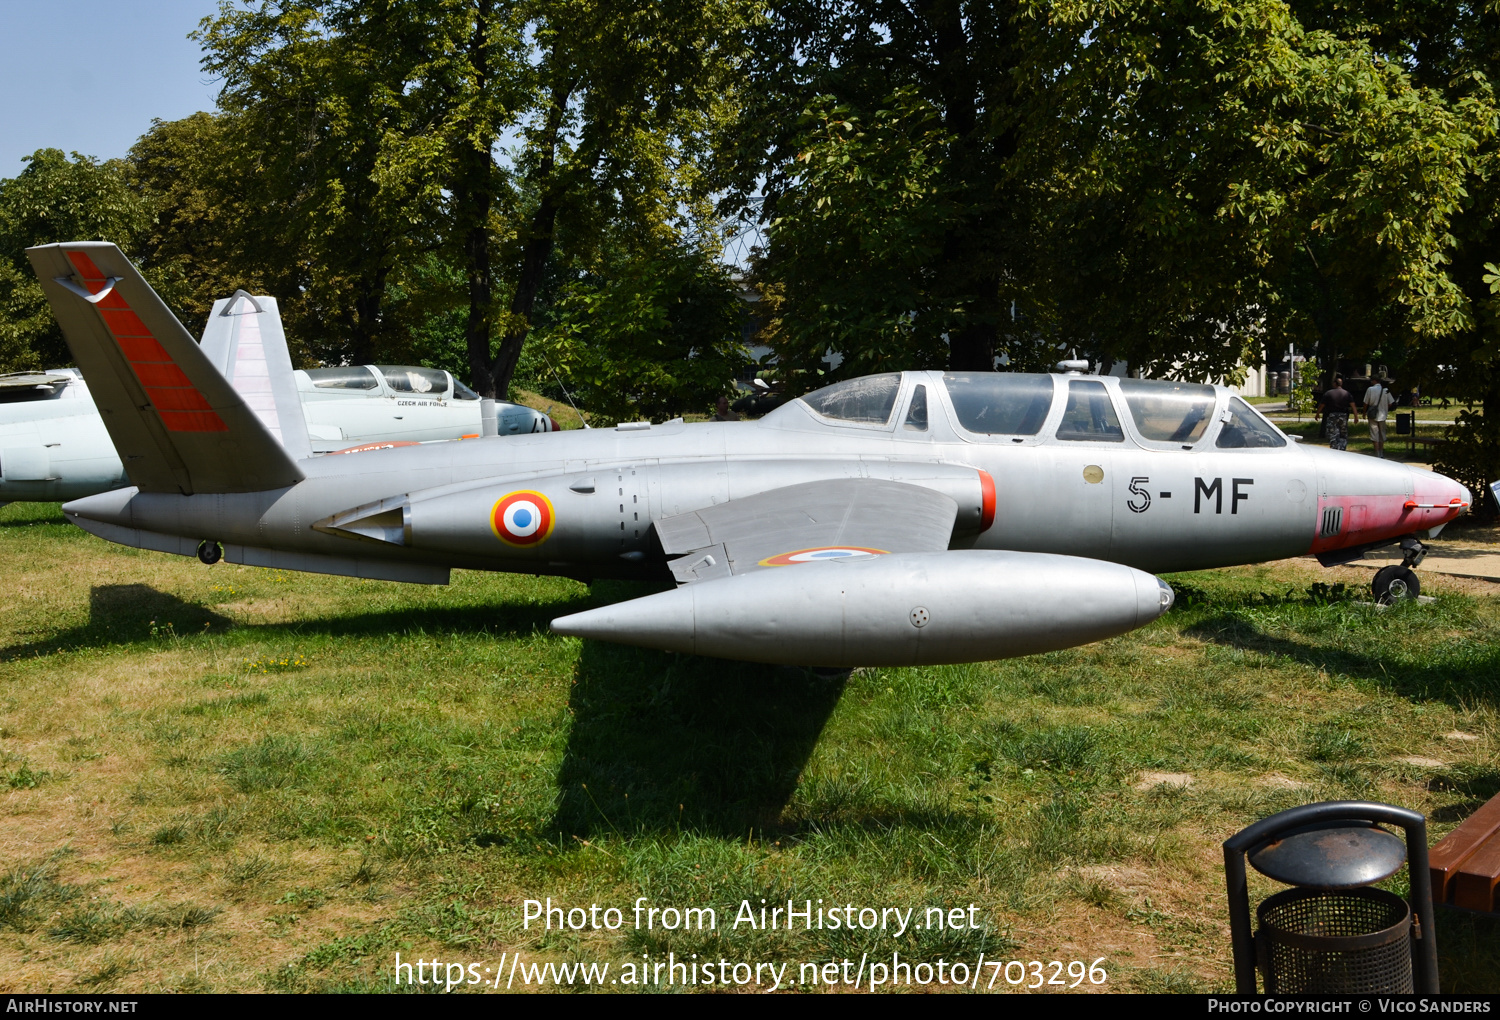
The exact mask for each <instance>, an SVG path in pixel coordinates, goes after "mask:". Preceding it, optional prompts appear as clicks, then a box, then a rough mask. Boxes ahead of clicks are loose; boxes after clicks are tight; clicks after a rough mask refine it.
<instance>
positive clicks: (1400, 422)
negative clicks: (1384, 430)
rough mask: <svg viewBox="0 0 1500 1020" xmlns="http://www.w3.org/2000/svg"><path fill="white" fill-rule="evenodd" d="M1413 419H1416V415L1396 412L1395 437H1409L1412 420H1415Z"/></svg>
mask: <svg viewBox="0 0 1500 1020" xmlns="http://www.w3.org/2000/svg"><path fill="white" fill-rule="evenodd" d="M1415 417H1416V415H1414V414H1412V412H1410V411H1397V412H1396V435H1398V436H1409V435H1411V433H1412V419H1413V418H1415Z"/></svg>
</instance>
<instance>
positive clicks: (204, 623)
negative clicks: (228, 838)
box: [0, 584, 596, 662]
mask: <svg viewBox="0 0 1500 1020" xmlns="http://www.w3.org/2000/svg"><path fill="white" fill-rule="evenodd" d="M595 604H596V603H595V602H594V601H593V600H591V599H590V598H589V597H587V596H580V597H578V598H574V599H570V600H568V601H566V602H551V603H547V604H545V605H533V604H527V605H522V606H507V605H504V604H498V605H485V606H456V607H453V606H433V607H421V608H407V609H392V610H386V611H382V612H374V613H356V614H353V615H349V616H326V617H322V618H319V619H312V620H295V621H293V622H290V623H270V624H249V625H242V624H237V623H236V622H235V621H234V620H232V619H230V618H229V617H227V616H223V615H221V614H219V613H216V612H214V611H213V610H211V609H209V608H207V607H206V606H202V605H199V604H198V603H195V602H186V601H184V600H182V599H180V598H178V597H177V596H176V595H172V594H170V593H168V592H162V591H157V590H156V589H155V588H152V587H151V586H150V585H145V584H112V585H99V586H96V587H94V588H93V589H91V590H90V592H89V619H88V622H87V623H85V624H83V625H81V626H78V627H73V628H70V629H68V630H65V631H61V632H60V633H57V634H55V635H53V636H51V637H49V638H46V639H44V640H40V641H29V642H25V643H22V644H14V645H9V646H7V647H5V648H0V662H8V661H11V660H14V659H25V658H31V657H32V656H36V655H51V654H53V653H55V652H61V651H78V650H82V649H88V648H108V647H113V646H119V645H128V644H134V643H135V642H138V641H147V640H151V639H153V638H162V637H192V636H195V635H198V634H204V633H222V632H224V631H228V630H230V629H237V630H241V631H246V632H249V633H251V634H271V633H295V634H318V635H326V636H329V637H360V636H365V635H390V634H411V633H423V634H491V635H494V636H496V637H505V636H511V635H519V634H530V633H533V632H535V631H538V630H540V631H545V630H546V629H547V627H548V624H549V623H551V621H552V620H553V619H554V618H555V617H558V616H563V615H566V614H568V613H576V612H580V611H582V610H584V609H588V608H590V607H591V606H593V605H595Z"/></svg>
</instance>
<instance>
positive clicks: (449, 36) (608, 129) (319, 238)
mask: <svg viewBox="0 0 1500 1020" xmlns="http://www.w3.org/2000/svg"><path fill="white" fill-rule="evenodd" d="M752 10H753V8H752V6H751V5H750V4H749V3H748V2H747V0H669V2H666V3H655V2H648V0H633V2H630V3H613V4H598V3H593V2H588V0H295V2H288V3H284V4H278V5H270V4H263V5H261V6H260V7H258V8H255V9H252V10H238V9H233V8H230V7H227V6H226V7H225V8H223V9H222V10H221V12H220V15H219V16H218V17H217V18H216V19H213V20H211V21H210V22H208V23H207V24H206V25H205V28H204V30H203V32H202V33H201V38H202V39H203V40H204V43H205V47H206V49H207V51H208V54H209V56H208V58H207V60H206V62H205V63H206V66H207V67H208V68H209V69H210V70H213V71H215V72H216V73H219V74H222V75H223V76H224V78H225V91H224V94H223V97H222V99H221V106H222V107H223V108H224V109H225V111H226V112H227V118H228V119H227V120H226V122H225V128H224V130H225V132H226V133H227V134H228V135H229V136H230V137H231V138H232V139H234V144H231V145H230V146H229V149H230V152H231V153H232V155H231V157H230V159H231V160H232V161H233V165H234V168H235V169H234V174H235V177H236V178H237V179H241V180H251V181H255V182H257V187H258V188H259V190H260V191H262V192H263V194H264V195H265V202H266V204H265V209H266V212H265V214H264V219H265V222H266V226H267V229H266V230H264V231H263V232H262V233H261V234H260V235H259V239H258V241H257V243H258V244H260V245H262V248H263V250H262V251H261V252H259V253H258V257H257V263H258V264H259V265H261V266H263V267H265V270H266V272H267V273H270V272H271V269H272V267H273V266H274V265H275V264H282V265H286V266H289V267H295V272H291V271H288V275H287V276H286V277H284V278H281V279H277V278H274V277H269V276H268V278H267V282H268V284H270V285H273V286H277V287H280V288H281V290H282V291H283V292H291V293H296V294H299V295H301V298H300V300H301V301H302V304H303V306H304V308H305V311H304V313H303V321H304V324H305V327H306V331H307V333H308V335H315V334H317V333H318V331H320V330H321V331H322V332H323V333H324V334H331V333H335V332H338V333H343V334H346V335H347V336H348V337H349V340H348V342H347V343H345V344H344V345H343V347H342V348H341V349H342V350H343V351H345V352H346V356H348V357H353V358H354V359H355V360H360V359H361V358H362V357H364V356H365V355H366V354H367V353H369V352H371V351H373V350H374V349H376V348H377V347H384V348H387V349H388V348H389V347H390V346H391V344H392V342H393V341H396V340H398V339H399V340H400V342H401V343H402V345H403V347H404V349H408V350H409V349H412V345H413V344H415V343H418V342H420V343H421V344H423V345H428V346H430V345H431V343H433V342H434V337H433V333H432V330H433V328H434V327H435V326H436V327H437V328H442V325H441V324H443V323H447V322H450V321H451V316H450V309H446V308H442V307H439V306H438V304H435V303H434V301H433V300H432V298H433V297H434V295H441V296H442V297H444V298H445V299H451V297H452V294H453V292H452V287H451V276H450V274H449V273H448V272H447V271H446V270H443V269H440V268H438V267H439V266H449V267H452V266H456V267H461V270H462V272H463V276H464V293H463V300H464V303H465V304H466V305H467V314H466V318H465V324H464V340H465V348H466V350H467V356H468V369H469V375H470V377H471V379H472V381H473V382H474V385H475V388H476V389H478V390H479V391H480V392H481V393H484V394H486V395H504V393H505V391H506V389H507V388H508V386H509V383H510V379H511V377H512V375H513V374H514V371H515V368H516V364H517V362H518V359H519V357H520V353H521V349H522V346H523V344H524V343H525V341H526V338H527V337H528V336H529V335H530V333H531V331H532V330H533V329H534V328H535V327H536V326H537V325H538V324H539V323H540V322H541V321H542V319H543V318H544V317H545V309H546V308H547V306H548V296H547V295H548V291H549V288H555V287H556V286H557V285H558V284H559V283H560V282H562V281H565V280H567V279H569V278H574V277H576V276H577V275H578V274H579V273H581V272H583V271H584V267H585V266H587V265H590V264H591V259H592V254H591V253H592V252H594V251H595V249H596V248H597V247H598V245H599V243H600V238H602V237H603V236H604V235H605V234H606V233H608V234H611V235H620V234H622V233H624V234H629V235H630V236H631V237H632V238H634V241H632V243H633V244H635V245H636V248H637V249H638V250H642V249H643V248H644V247H649V244H643V243H642V242H644V241H646V240H647V239H650V242H651V243H654V244H658V245H663V246H667V247H672V246H675V245H677V244H678V243H679V242H680V241H681V239H682V238H683V237H684V236H686V234H688V233H689V232H691V231H693V230H696V229H699V228H700V227H701V226H702V225H703V221H704V220H705V218H711V209H710V208H709V206H708V205H707V204H706V202H705V199H704V195H703V188H702V185H701V181H700V179H699V178H700V173H699V170H698V164H699V162H700V159H701V157H702V154H703V153H704V152H706V151H707V150H708V147H709V142H708V137H709V135H710V134H711V132H712V130H713V128H714V126H715V124H716V123H717V122H718V121H719V120H721V119H722V118H723V116H724V110H723V106H724V103H725V97H726V92H727V88H726V85H725V83H726V82H729V81H732V80H733V77H734V74H735V63H736V60H737V50H736V46H737V45H738V44H737V42H736V40H737V38H738V32H739V31H740V30H741V27H742V25H743V23H744V22H745V19H746V18H747V17H748V16H749V15H748V13H747V12H749V11H752ZM709 226H710V228H711V224H709ZM564 237H565V238H566V239H567V242H568V245H569V249H568V250H567V251H564V252H559V250H558V244H559V239H560V238H564ZM704 250H707V249H704ZM433 258H436V260H437V261H436V262H434V261H433V260H432V259H433ZM410 266H419V267H421V268H420V269H419V270H417V271H413V272H411V273H407V271H406V268H405V267H410ZM429 284H430V285H432V286H435V287H436V288H437V290H436V291H435V292H429V291H425V290H424V287H426V286H427V285H429ZM394 294H399V295H401V298H400V300H401V301H402V302H406V303H407V305H406V307H405V308H395V309H393V307H392V305H391V301H392V297H393V295H394ZM336 341H337V336H333V335H329V336H327V339H326V342H324V343H323V344H322V345H321V346H320V347H318V349H319V350H326V351H333V350H335V349H336V347H337V344H336Z"/></svg>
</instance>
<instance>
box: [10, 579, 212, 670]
mask: <svg viewBox="0 0 1500 1020" xmlns="http://www.w3.org/2000/svg"><path fill="white" fill-rule="evenodd" d="M233 626H234V621H233V620H231V619H229V618H228V617H227V616H221V615H220V614H218V613H215V612H214V611H213V610H211V609H208V608H206V607H204V606H200V605H198V604H196V603H193V602H184V601H183V600H182V599H180V598H178V597H177V596H176V595H171V594H168V593H167V592H162V591H157V590H156V589H155V588H153V587H151V586H150V585H148V584H105V585H95V586H94V587H93V588H91V589H90V590H89V620H88V622H87V623H85V624H83V625H82V626H80V627H73V628H71V629H69V630H65V631H63V632H61V633H59V634H55V635H53V636H52V637H49V638H47V639H46V640H44V641H29V642H25V643H23V644H15V645H9V646H7V647H5V648H0V662H8V661H10V660H13V659H27V658H31V657H32V656H34V655H51V654H52V653H54V652H59V651H72V650H76V649H81V648H103V647H107V646H110V645H126V644H132V643H134V642H137V641H148V640H151V639H153V638H162V637H189V636H192V635H194V634H202V633H205V632H209V631H225V630H228V629H229V628H230V627H233Z"/></svg>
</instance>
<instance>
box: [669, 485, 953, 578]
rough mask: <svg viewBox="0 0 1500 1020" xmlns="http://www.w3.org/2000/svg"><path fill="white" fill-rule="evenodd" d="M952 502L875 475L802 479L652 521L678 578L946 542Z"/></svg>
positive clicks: (929, 548) (931, 547)
mask: <svg viewBox="0 0 1500 1020" xmlns="http://www.w3.org/2000/svg"><path fill="white" fill-rule="evenodd" d="M957 516H958V504H957V503H956V502H955V501H954V500H953V498H952V497H951V496H947V495H944V494H943V493H941V492H936V491H934V490H932V489H926V488H923V487H922V486H920V485H909V484H907V483H905V482H891V481H884V480H882V479H878V478H836V479H828V480H825V481H817V482H803V483H801V484H799V485H788V486H786V487H785V488H781V489H771V490H770V491H768V492H761V493H757V494H756V495H754V496H746V497H745V498H743V499H735V500H730V501H729V502H728V503H720V504H718V505H716V506H710V507H705V508H703V509H702V510H695V511H693V512H692V513H686V514H678V515H676V516H674V517H666V518H662V519H661V520H658V521H657V522H656V534H657V537H658V538H659V539H660V540H661V544H662V549H663V550H664V551H665V552H666V554H667V555H668V556H669V557H676V558H675V559H672V560H670V561H669V563H668V566H669V567H671V569H672V575H673V576H674V577H675V578H676V579H677V583H678V584H689V583H691V582H693V581H706V580H708V579H710V578H715V577H728V576H730V575H731V574H744V573H748V572H750V571H752V570H760V569H764V568H768V567H783V566H794V565H796V564H798V563H808V562H814V561H817V560H822V559H841V558H848V557H858V556H872V555H880V554H882V553H897V552H936V551H940V550H943V549H947V548H948V543H949V541H950V539H951V538H952V537H953V522H954V520H955V519H956V518H957Z"/></svg>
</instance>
